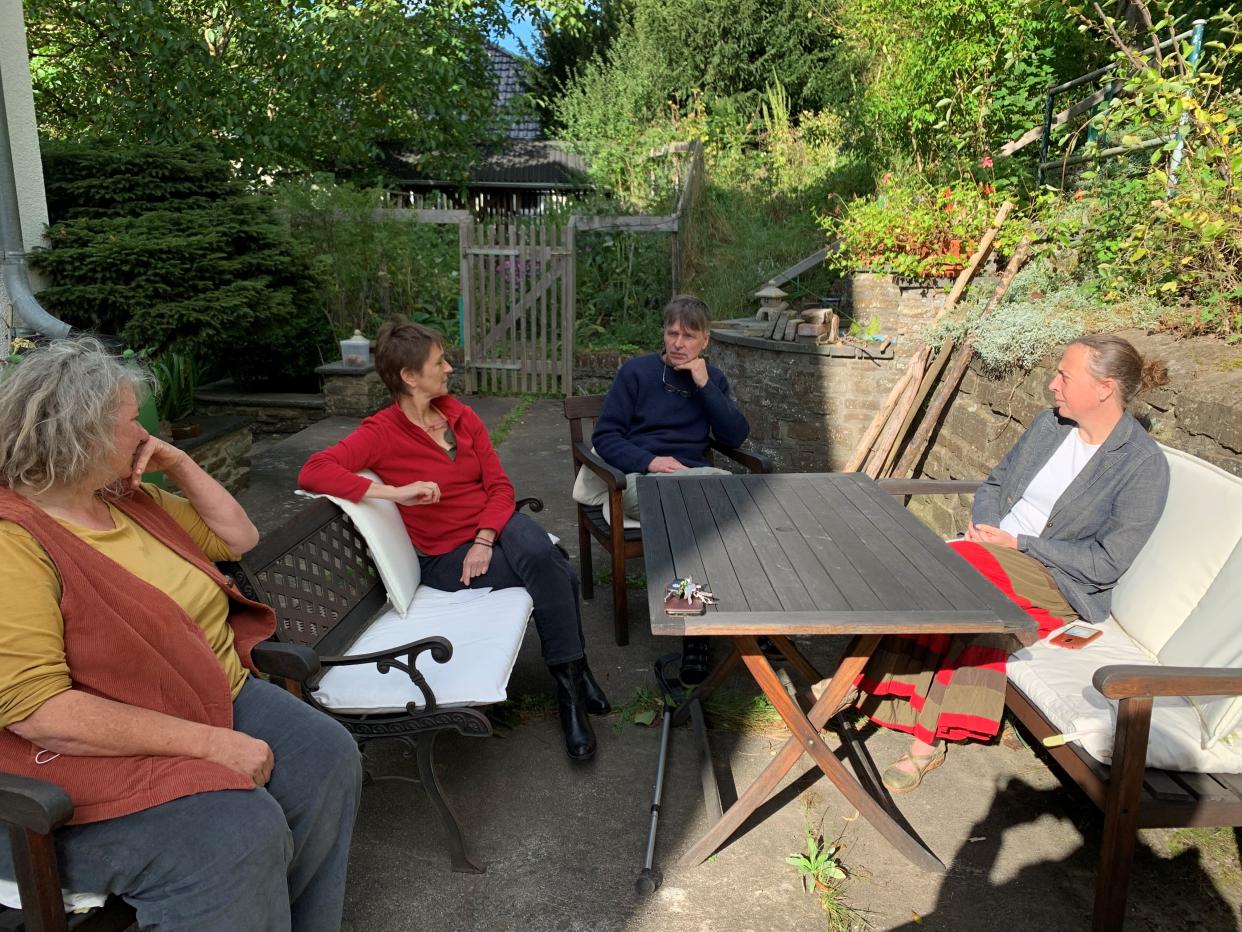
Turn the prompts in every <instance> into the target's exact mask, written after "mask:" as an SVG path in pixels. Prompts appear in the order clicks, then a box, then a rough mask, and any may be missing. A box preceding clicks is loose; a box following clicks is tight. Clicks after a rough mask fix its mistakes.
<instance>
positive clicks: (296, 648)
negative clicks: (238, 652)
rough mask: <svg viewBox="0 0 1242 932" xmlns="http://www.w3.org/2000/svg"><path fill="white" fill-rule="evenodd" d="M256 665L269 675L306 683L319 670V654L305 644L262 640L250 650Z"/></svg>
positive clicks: (251, 657)
mask: <svg viewBox="0 0 1242 932" xmlns="http://www.w3.org/2000/svg"><path fill="white" fill-rule="evenodd" d="M250 659H251V660H252V661H254V665H255V666H256V667H258V668H259V670H260V671H261V672H263V673H266V674H268V675H269V676H281V677H284V678H285V679H287V680H294V681H295V682H298V683H305V682H306V681H307V680H309V679H310V678H311V677H312V676H314V675H315V674H316V673H318V672H319V666H320V665H319V656H318V655H317V654H316V653H315V652H314V650H312V649H311V648H309V647H307V646H306V645H305V644H283V643H281V642H279V641H262V642H261V643H259V644H256V645H255V646H254V647H253V648H252V649H251V651H250Z"/></svg>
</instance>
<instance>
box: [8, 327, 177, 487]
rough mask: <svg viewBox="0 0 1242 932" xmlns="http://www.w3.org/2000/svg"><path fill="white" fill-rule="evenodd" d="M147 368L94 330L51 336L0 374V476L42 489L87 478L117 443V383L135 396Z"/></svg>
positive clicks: (145, 386)
mask: <svg viewBox="0 0 1242 932" xmlns="http://www.w3.org/2000/svg"><path fill="white" fill-rule="evenodd" d="M152 382H153V380H152V378H151V376H150V375H149V374H148V373H147V372H146V371H145V370H143V369H141V368H139V367H138V366H137V365H136V364H135V365H129V364H127V363H125V362H122V361H121V359H120V358H118V357H117V356H114V355H112V354H111V353H110V352H108V350H107V349H106V348H105V347H104V345H103V344H102V343H100V342H99V341H98V340H96V339H94V338H93V337H77V338H71V339H66V340H56V341H54V342H52V343H50V344H48V345H46V346H42V347H39V348H37V349H34V350H31V351H30V352H29V353H27V354H26V355H25V356H24V357H22V360H21V362H20V363H18V364H16V365H13V364H10V365H9V366H8V367H7V371H6V372H5V374H4V376H3V377H0V484H3V485H6V486H8V487H9V488H14V487H16V486H28V487H30V488H32V489H34V490H35V491H37V492H44V491H46V490H47V489H48V488H50V487H51V486H53V485H71V484H73V483H76V482H81V481H83V480H85V479H87V478H89V476H90V474H91V470H92V469H94V468H95V467H96V466H97V464H98V462H99V458H100V457H101V456H104V455H106V454H108V453H109V452H111V450H112V447H113V444H114V443H115V440H116V438H115V427H114V418H115V416H116V409H117V405H118V404H120V400H121V391H122V389H123V388H126V387H129V388H131V389H133V391H134V394H135V396H136V397H137V399H138V400H139V402H141V401H142V400H143V399H144V398H145V397H146V395H147V394H148V392H149V390H150V388H151V385H152Z"/></svg>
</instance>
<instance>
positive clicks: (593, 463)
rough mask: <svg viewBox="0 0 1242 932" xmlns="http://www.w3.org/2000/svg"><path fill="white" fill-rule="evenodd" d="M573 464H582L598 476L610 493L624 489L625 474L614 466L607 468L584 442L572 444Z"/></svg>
mask: <svg viewBox="0 0 1242 932" xmlns="http://www.w3.org/2000/svg"><path fill="white" fill-rule="evenodd" d="M574 462H575V463H580V464H582V465H583V466H585V467H586V468H587V469H589V470H591V472H593V473H595V475H597V476H599V477H600V479H602V480H603V481H604V485H606V486H608V490H609V491H610V492H611V491H614V490H618V489H624V488H625V473H623V472H622V471H621V470H619V469H617V467H615V466H609V465H608V464H607V463H605V462H604V461H603V460H602V459H600V458H599V454H598V453H592V452H591V448H590V447H589V446H588V445H587V443H586V441H584V440H579V441H578V442H577V443H575V444H574Z"/></svg>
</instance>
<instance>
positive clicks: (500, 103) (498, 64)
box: [487, 42, 543, 139]
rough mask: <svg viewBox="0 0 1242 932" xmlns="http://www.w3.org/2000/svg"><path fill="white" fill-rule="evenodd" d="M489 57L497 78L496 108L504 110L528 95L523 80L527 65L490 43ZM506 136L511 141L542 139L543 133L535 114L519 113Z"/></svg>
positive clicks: (506, 131) (507, 130)
mask: <svg viewBox="0 0 1242 932" xmlns="http://www.w3.org/2000/svg"><path fill="white" fill-rule="evenodd" d="M487 55H488V59H489V61H490V65H491V69H492V73H493V74H494V75H495V76H496V106H497V108H498V109H501V110H503V109H505V108H507V107H509V106H511V105H512V104H513V103H515V102H518V100H519V98H521V97H523V96H524V95H525V94H526V82H525V81H524V80H523V78H522V71H523V69H524V67H525V63H524V62H523V61H522V59H520V58H518V57H517V56H516V55H514V54H512V53H511V52H507V51H505V50H504V49H502V48H501V47H500V46H498V45H493V44H492V43H490V42H489V43H488V44H487ZM505 135H506V136H508V137H509V138H510V139H540V138H542V136H543V133H542V131H541V130H540V128H539V120H538V119H536V118H535V115H534V113H520V112H519V113H518V114H516V115H515V116H514V118H513V120H512V122H511V123H510V124H509V127H508V129H506V130H505Z"/></svg>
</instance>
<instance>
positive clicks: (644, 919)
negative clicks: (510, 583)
mask: <svg viewBox="0 0 1242 932" xmlns="http://www.w3.org/2000/svg"><path fill="white" fill-rule="evenodd" d="M467 401H468V402H469V403H471V404H472V405H473V406H474V407H475V409H476V410H477V411H478V412H479V414H480V415H481V416H482V417H483V418H484V420H485V421H486V422H487V423H488V425H489V427H492V428H493V429H494V428H495V426H496V425H497V424H498V423H499V422H500V421H501V419H502V418H503V417H504V416H505V414H506V413H508V412H509V411H510V410H512V408H513V407H514V405H515V404H516V403H517V402H516V400H515V399H503V398H479V399H474V400H470V399H467ZM355 423H356V422H353V421H349V420H345V419H339V418H334V419H329V420H327V421H322V422H320V423H319V424H316V425H315V426H313V427H312V428H310V429H309V430H307V431H303V432H302V433H301V434H297V435H294V436H293V437H290V438H288V439H286V440H284V441H281V442H278V443H271V444H264V445H262V446H261V447H260V448H259V450H258V452H257V453H256V455H255V456H254V458H253V469H254V472H253V473H252V480H251V486H250V488H249V489H248V490H247V491H246V492H245V493H243V495H242V496H241V498H242V501H243V504H245V505H246V506H247V507H248V508H249V509H250V510H251V513H252V514H253V515H254V516H255V518H256V521H257V523H258V524H259V525H260V528H261V530H263V531H265V532H266V531H268V530H271V529H272V528H274V527H275V526H276V525H278V524H279V523H280V522H281V521H283V520H285V519H286V518H287V517H288V516H289V515H290V514H292V513H293V512H294V511H296V509H297V508H298V507H299V504H300V503H299V502H298V500H297V498H296V497H295V496H293V495H292V492H291V490H292V488H293V483H294V479H295V477H296V473H297V469H298V467H300V466H301V464H302V462H303V461H304V460H305V458H306V456H308V455H309V454H310V453H311V452H313V451H314V450H316V449H320V448H322V447H323V446H326V445H328V444H330V443H332V442H334V441H335V440H336V439H339V438H340V437H342V436H344V434H345V433H347V432H348V431H349V430H350V429H352V427H353V426H354V424H355ZM500 455H501V459H502V461H503V462H504V465H505V467H506V469H507V471H508V472H509V475H510V477H511V478H512V479H513V482H514V485H515V486H516V488H517V492H518V495H519V496H524V495H536V496H539V497H541V498H542V499H543V500H544V502H545V504H546V508H545V510H544V512H543V513H542V514H541V515H539V520H541V521H542V522H543V524H544V525H545V526H546V527H547V528H548V530H550V531H552V532H553V533H555V534H557V535H559V536H560V537H561V538H562V539H563V540H564V541H565V543H566V545H567V547H568V549H569V550H570V552H571V555H572V556H573V558H574V560H575V562H576V561H577V553H576V540H577V534H576V526H575V518H574V511H573V507H572V502H571V501H570V499H569V489H570V480H571V475H570V466H569V454H568V431H567V429H566V426H565V421H564V419H563V418H562V416H561V412H560V403H559V402H557V401H538V402H535V403H534V404H533V405H532V406H531V407H530V409H529V410H528V411H527V412H526V413H525V414H524V415H523V416H522V418H521V419H520V421H518V422H517V423H516V424H515V425H514V426H513V429H512V430H511V431H510V433H509V434H508V437H507V439H506V440H505V441H504V443H503V444H502V445H501V447H500ZM601 565H603V566H604V568H605V569H606V564H605V563H604V555H603V554H602V552H601V551H599V550H598V549H597V550H596V552H595V568H596V572H597V574H598V573H599V570H600V568H601ZM629 573H630V574H631V575H640V574H641V573H642V565H641V561H638V562H634V563H632V564H631V565H630V568H629ZM596 592H597V595H596V597H595V599H594V600H592V601H589V602H586V603H584V606H583V608H584V626H585V628H586V631H587V638H588V652H589V655H590V658H591V665H592V668H593V669H594V670H595V672H596V674H597V676H598V677H599V679H600V680H601V682H602V683H603V684H604V687H605V689H606V690H607V691H608V693H609V696H610V698H611V699H612V702H613V704H614V706H623V705H625V704H627V703H629V702H631V701H632V699H633V697H634V693H635V690H636V689H638V688H640V687H641V688H648V689H650V688H653V686H654V683H653V678H652V675H651V664H652V662H653V660H654V659H655V658H656V657H658V656H660V655H661V654H663V653H667V652H669V651H670V650H674V649H675V648H676V645H675V644H669V643H666V642H663V641H660V642H657V639H655V638H653V637H652V636H651V634H650V632H649V630H648V626H647V609H646V604H645V599H644V598H643V594H642V593H641V592H640V591H637V590H632V591H631V595H630V606H631V610H630V617H631V623H630V632H631V640H630V644H629V646H627V647H624V648H618V647H616V646H615V645H614V644H613V639H612V621H611V604H610V598H609V590H608V586H607V583H606V581H605V582H604V584H603V585H598V584H597V587H596ZM802 643H803V646H804V647H805V649H806V651H807V653H808V655H809V656H810V657H811V659H812V661H813V662H816V663H819V664H821V668H831V661H832V659H833V652H834V651H838V650H840V649H841V647H842V645H841V644H840V643H839V642H837V641H835V640H833V639H824V640H823V641H820V642H815V643H811V644H807V643H805V642H802ZM730 686H731V687H732V688H733V689H735V690H739V691H746V692H751V693H753V692H757V690H756V689H755V688H754V687H753V686H752V685H751V684H750V683H749V681H748V680H747V679H746V678H745V676H744V674H740V675H737V676H735V678H734V679H733V680H732V681H731V683H730ZM552 695H553V690H552V682H551V680H550V678H549V677H548V676H547V674H546V672H545V670H544V667H543V665H542V662H541V660H540V656H539V644H538V639H537V637H536V635H535V631H534V627H533V626H531V628H530V629H529V631H528V634H527V638H526V642H525V644H524V645H523V649H522V653H521V655H520V657H519V659H518V662H517V667H516V669H515V671H514V674H513V678H512V680H511V683H510V697H511V698H514V699H521V698H524V697H525V698H526V700H527V704H528V705H531V706H541V705H546V704H547V700H549V699H550V698H551V697H552ZM595 724H596V730H597V734H598V737H599V752H598V754H597V757H596V759H595V760H594V761H592V762H590V763H588V764H586V765H577V766H575V765H572V764H571V762H570V761H569V760H568V759H567V758H566V756H565V754H564V751H563V745H562V742H561V738H560V733H559V727H558V724H557V721H556V718H555V714H554V713H553V714H552V715H547V714H536V715H534V716H532V717H530V718H528V719H527V720H526V721H524V722H523V723H522V724H520V725H518V726H517V727H516V728H514V729H513V730H512V731H509V732H508V733H507V734H506V736H505V737H496V738H490V739H467V738H462V737H460V736H458V735H456V734H451V735H447V736H445V737H443V738H441V739H440V742H439V745H438V748H437V755H438V761H439V767H440V773H441V780H442V782H443V784H444V786H445V789H446V792H447V793H448V795H449V797H450V799H451V801H452V804H453V805H454V807H455V808H456V809H457V812H458V815H459V816H460V818H461V821H462V823H463V825H464V827H465V831H466V834H467V841H468V844H469V845H470V847H471V848H472V849H473V852H474V854H475V855H476V857H477V858H479V859H481V860H482V861H483V862H484V863H485V864H486V866H487V872H486V873H485V874H482V875H464V874H454V873H452V872H451V871H450V870H449V861H448V856H447V853H446V850H445V848H444V844H443V841H442V838H441V834H440V826H439V823H438V821H437V820H436V817H435V815H434V813H433V812H432V810H431V806H430V804H429V803H428V802H427V799H426V797H425V796H424V794H423V792H422V790H421V788H420V787H418V786H414V785H412V784H410V783H408V782H404V781H395V782H380V783H376V784H373V785H371V786H368V787H367V788H366V789H365V790H364V792H363V799H362V809H361V812H360V815H359V822H358V827H357V830H356V832H355V835H354V844H353V854H352V860H351V864H350V878H349V889H348V894H347V902H346V922H347V927H349V928H352V929H353V930H356V932H362V930H367V932H399V930H400V932H404V930H421V929H435V930H532V932H543V930H549V932H551V930H567V932H568V930H601V932H602V930H618V932H620V930H632V932H657V930H660V932H681V930H686V932H690V930H730V932H732V930H774V932H780V930H822V929H829V928H844V926H839V925H838V926H832V925H830V924H829V920H828V918H827V917H826V916H825V914H824V912H823V911H822V910H821V908H820V905H819V902H818V900H817V899H816V898H815V897H813V896H808V895H807V894H805V893H804V892H803V891H802V886H801V883H800V880H799V878H798V875H797V873H796V872H795V870H794V869H793V868H792V867H790V866H789V865H788V864H786V862H785V859H786V857H787V856H788V855H790V854H794V853H798V852H799V851H801V850H802V849H803V848H804V846H805V840H804V839H805V830H806V826H807V825H808V824H810V825H812V826H814V827H815V830H816V831H817V832H822V834H823V836H824V837H825V838H826V839H827V840H828V841H829V843H833V841H834V840H836V842H837V843H839V844H841V845H842V850H841V859H842V863H843V865H844V867H845V868H846V870H847V871H848V873H849V878H848V879H847V880H846V881H845V882H844V883H843V884H842V885H841V890H842V891H843V896H844V899H845V901H846V902H847V903H848V904H849V906H850V907H852V908H853V909H854V910H855V911H856V919H855V925H854V926H853V927H854V928H865V927H867V926H866V925H865V924H869V926H870V927H871V928H874V929H910V930H914V929H954V930H976V929H977V930H993V929H1050V930H1061V929H1066V930H1069V929H1082V928H1087V927H1089V924H1090V911H1091V902H1092V894H1093V888H1094V873H1095V863H1096V860H1097V858H1098V854H1099V848H1098V845H1099V835H1100V827H1101V819H1100V816H1099V814H1098V812H1097V811H1096V810H1095V808H1094V807H1093V806H1092V805H1091V804H1090V803H1089V802H1088V801H1087V800H1086V799H1085V797H1083V796H1081V795H1080V794H1079V793H1078V792H1077V791H1075V790H1074V789H1072V788H1065V787H1063V786H1062V785H1061V784H1060V783H1059V782H1058V780H1057V778H1056V777H1055V776H1054V775H1053V774H1052V772H1051V771H1049V770H1048V769H1047V768H1046V767H1045V766H1044V764H1043V763H1041V761H1040V760H1039V759H1038V758H1037V757H1036V756H1035V755H1034V754H1033V753H1032V752H1030V751H1010V750H1008V749H1006V748H1004V747H1002V746H999V745H997V746H977V745H975V746H965V747H955V748H953V749H952V751H951V753H950V755H949V758H948V761H947V763H946V764H945V766H944V767H942V768H940V769H939V770H937V771H936V772H934V773H932V774H931V775H929V777H928V779H927V782H926V783H925V784H924V786H923V787H922V788H921V789H920V790H919V791H918V792H916V793H913V794H911V795H909V796H905V797H900V798H899V800H898V805H899V806H900V808H901V810H902V812H903V813H904V814H905V816H906V818H907V819H908V820H909V822H910V823H911V824H912V825H913V826H914V828H915V829H916V830H917V831H918V832H919V834H920V835H921V837H922V838H923V840H924V841H925V842H926V844H927V845H928V846H929V847H930V848H931V849H932V850H933V851H934V852H936V854H937V855H939V856H940V858H941V859H942V860H943V861H944V862H945V864H946V865H948V872H947V873H946V874H944V875H934V874H924V873H921V872H919V871H917V870H916V869H914V868H912V867H910V866H909V865H908V864H907V863H906V862H905V861H904V860H903V859H902V858H901V857H900V856H899V855H898V854H896V853H895V852H894V851H893V850H892V849H891V848H890V847H889V846H888V844H887V843H886V842H885V841H884V840H883V839H882V838H880V837H879V836H878V834H877V833H876V832H875V831H874V830H872V829H871V827H870V826H869V825H868V824H867V823H866V822H865V821H863V820H862V819H861V818H859V817H858V816H857V813H856V812H855V810H854V809H853V808H852V807H850V806H848V804H846V803H845V802H844V801H843V800H842V799H841V797H840V796H839V795H838V794H837V793H836V791H835V789H834V787H833V786H832V785H831V783H829V782H828V781H827V780H826V779H815V776H814V773H811V774H808V775H807V776H806V777H805V778H800V777H798V775H799V774H805V773H806V771H807V768H808V766H809V759H807V758H804V759H803V761H802V764H801V766H800V767H798V768H795V771H794V777H793V778H792V779H791V780H789V781H788V782H787V784H786V786H785V787H784V788H783V789H782V790H781V791H780V792H779V793H778V795H777V796H776V797H775V798H774V800H773V801H772V802H770V803H769V805H768V806H766V807H765V808H764V809H763V810H761V813H760V818H758V819H755V820H752V822H751V823H749V824H748V825H747V826H744V827H743V830H742V833H741V834H739V835H736V836H735V837H734V838H733V839H732V841H731V842H730V843H729V844H728V846H727V847H725V848H723V849H722V850H721V851H720V852H719V854H718V855H717V856H715V857H714V858H712V859H711V860H709V861H708V862H706V863H704V864H702V865H700V866H698V867H694V868H688V869H683V868H677V867H676V866H675V862H676V860H677V858H678V857H679V856H680V854H681V853H682V852H684V851H685V850H687V849H688V848H689V847H690V845H691V844H692V843H693V841H694V840H695V839H696V838H697V837H698V836H699V835H700V834H701V833H702V832H703V831H704V830H705V828H706V826H707V821H706V816H705V813H704V807H703V803H702V799H701V795H700V784H699V775H698V762H697V756H696V752H695V750H694V747H693V745H692V743H691V739H690V735H689V732H688V730H685V729H682V730H679V731H677V732H675V733H674V739H673V752H672V756H671V760H670V769H669V775H668V785H667V789H666V794H665V800H664V808H663V812H662V816H661V822H660V834H659V843H658V846H657V852H656V863H657V866H658V867H660V868H661V869H662V870H663V873H664V879H663V884H662V886H661V887H660V888H659V890H658V891H657V892H656V893H655V894H653V895H650V896H646V897H643V896H640V895H639V894H637V893H636V892H635V890H634V880H635V878H636V877H637V875H638V871H639V868H640V866H641V862H642V856H643V849H644V844H645V839H646V829H647V819H648V806H649V804H650V797H651V789H652V780H653V777H654V773H655V762H656V754H657V749H658V740H659V730H658V728H646V727H641V726H636V725H633V724H626V723H623V722H621V716H620V715H619V714H615V713H614V715H613V716H611V717H610V718H608V719H603V720H600V719H596V720H595ZM782 741H783V737H782V735H781V734H779V733H778V734H757V735H743V734H737V733H733V732H728V731H721V732H715V733H713V746H714V750H715V753H716V756H717V759H718V761H720V762H722V763H727V764H728V765H729V767H730V768H731V769H732V772H733V774H734V778H735V780H736V783H737V785H738V786H739V787H744V786H745V785H747V784H748V783H749V782H750V780H751V779H753V777H754V776H756V775H757V774H758V773H759V772H760V771H761V770H762V769H763V767H764V766H765V765H766V763H767V762H768V760H769V759H770V757H771V755H772V754H773V753H775V749H776V748H777V747H779V746H780V744H781V743H782ZM830 743H832V739H830ZM902 744H903V742H902V740H901V738H900V737H899V736H896V735H893V734H891V733H887V732H877V733H873V734H871V735H869V736H868V738H867V747H868V748H869V749H870V751H871V753H872V755H873V756H874V757H875V759H876V760H877V761H878V762H879V763H880V764H881V765H883V764H884V763H886V762H887V761H889V760H891V759H892V758H893V757H895V756H896V755H897V754H898V753H900V751H901V749H902ZM371 755H372V758H373V760H374V762H375V765H376V768H375V769H376V771H377V772H396V773H403V774H409V775H413V774H414V773H415V772H416V768H415V767H414V764H413V761H412V760H411V761H405V760H402V759H401V756H400V754H399V753H398V752H397V751H395V750H392V749H388V750H384V749H381V748H376V749H374V750H373V751H372V752H371ZM816 773H817V771H816ZM1240 904H1242V868H1240V866H1239V856H1238V839H1237V838H1236V837H1235V835H1234V834H1233V832H1232V831H1230V830H1177V831H1147V832H1144V833H1143V835H1142V841H1141V843H1140V850H1139V854H1138V857H1137V859H1136V863H1135V868H1134V875H1133V881H1132V885H1131V892H1130V913H1129V922H1128V926H1127V927H1128V928H1129V929H1133V930H1148V929H1151V930H1165V929H1168V930H1183V929H1184V930H1191V929H1213V930H1217V929H1242V905H1240ZM864 923H865V924H864Z"/></svg>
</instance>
